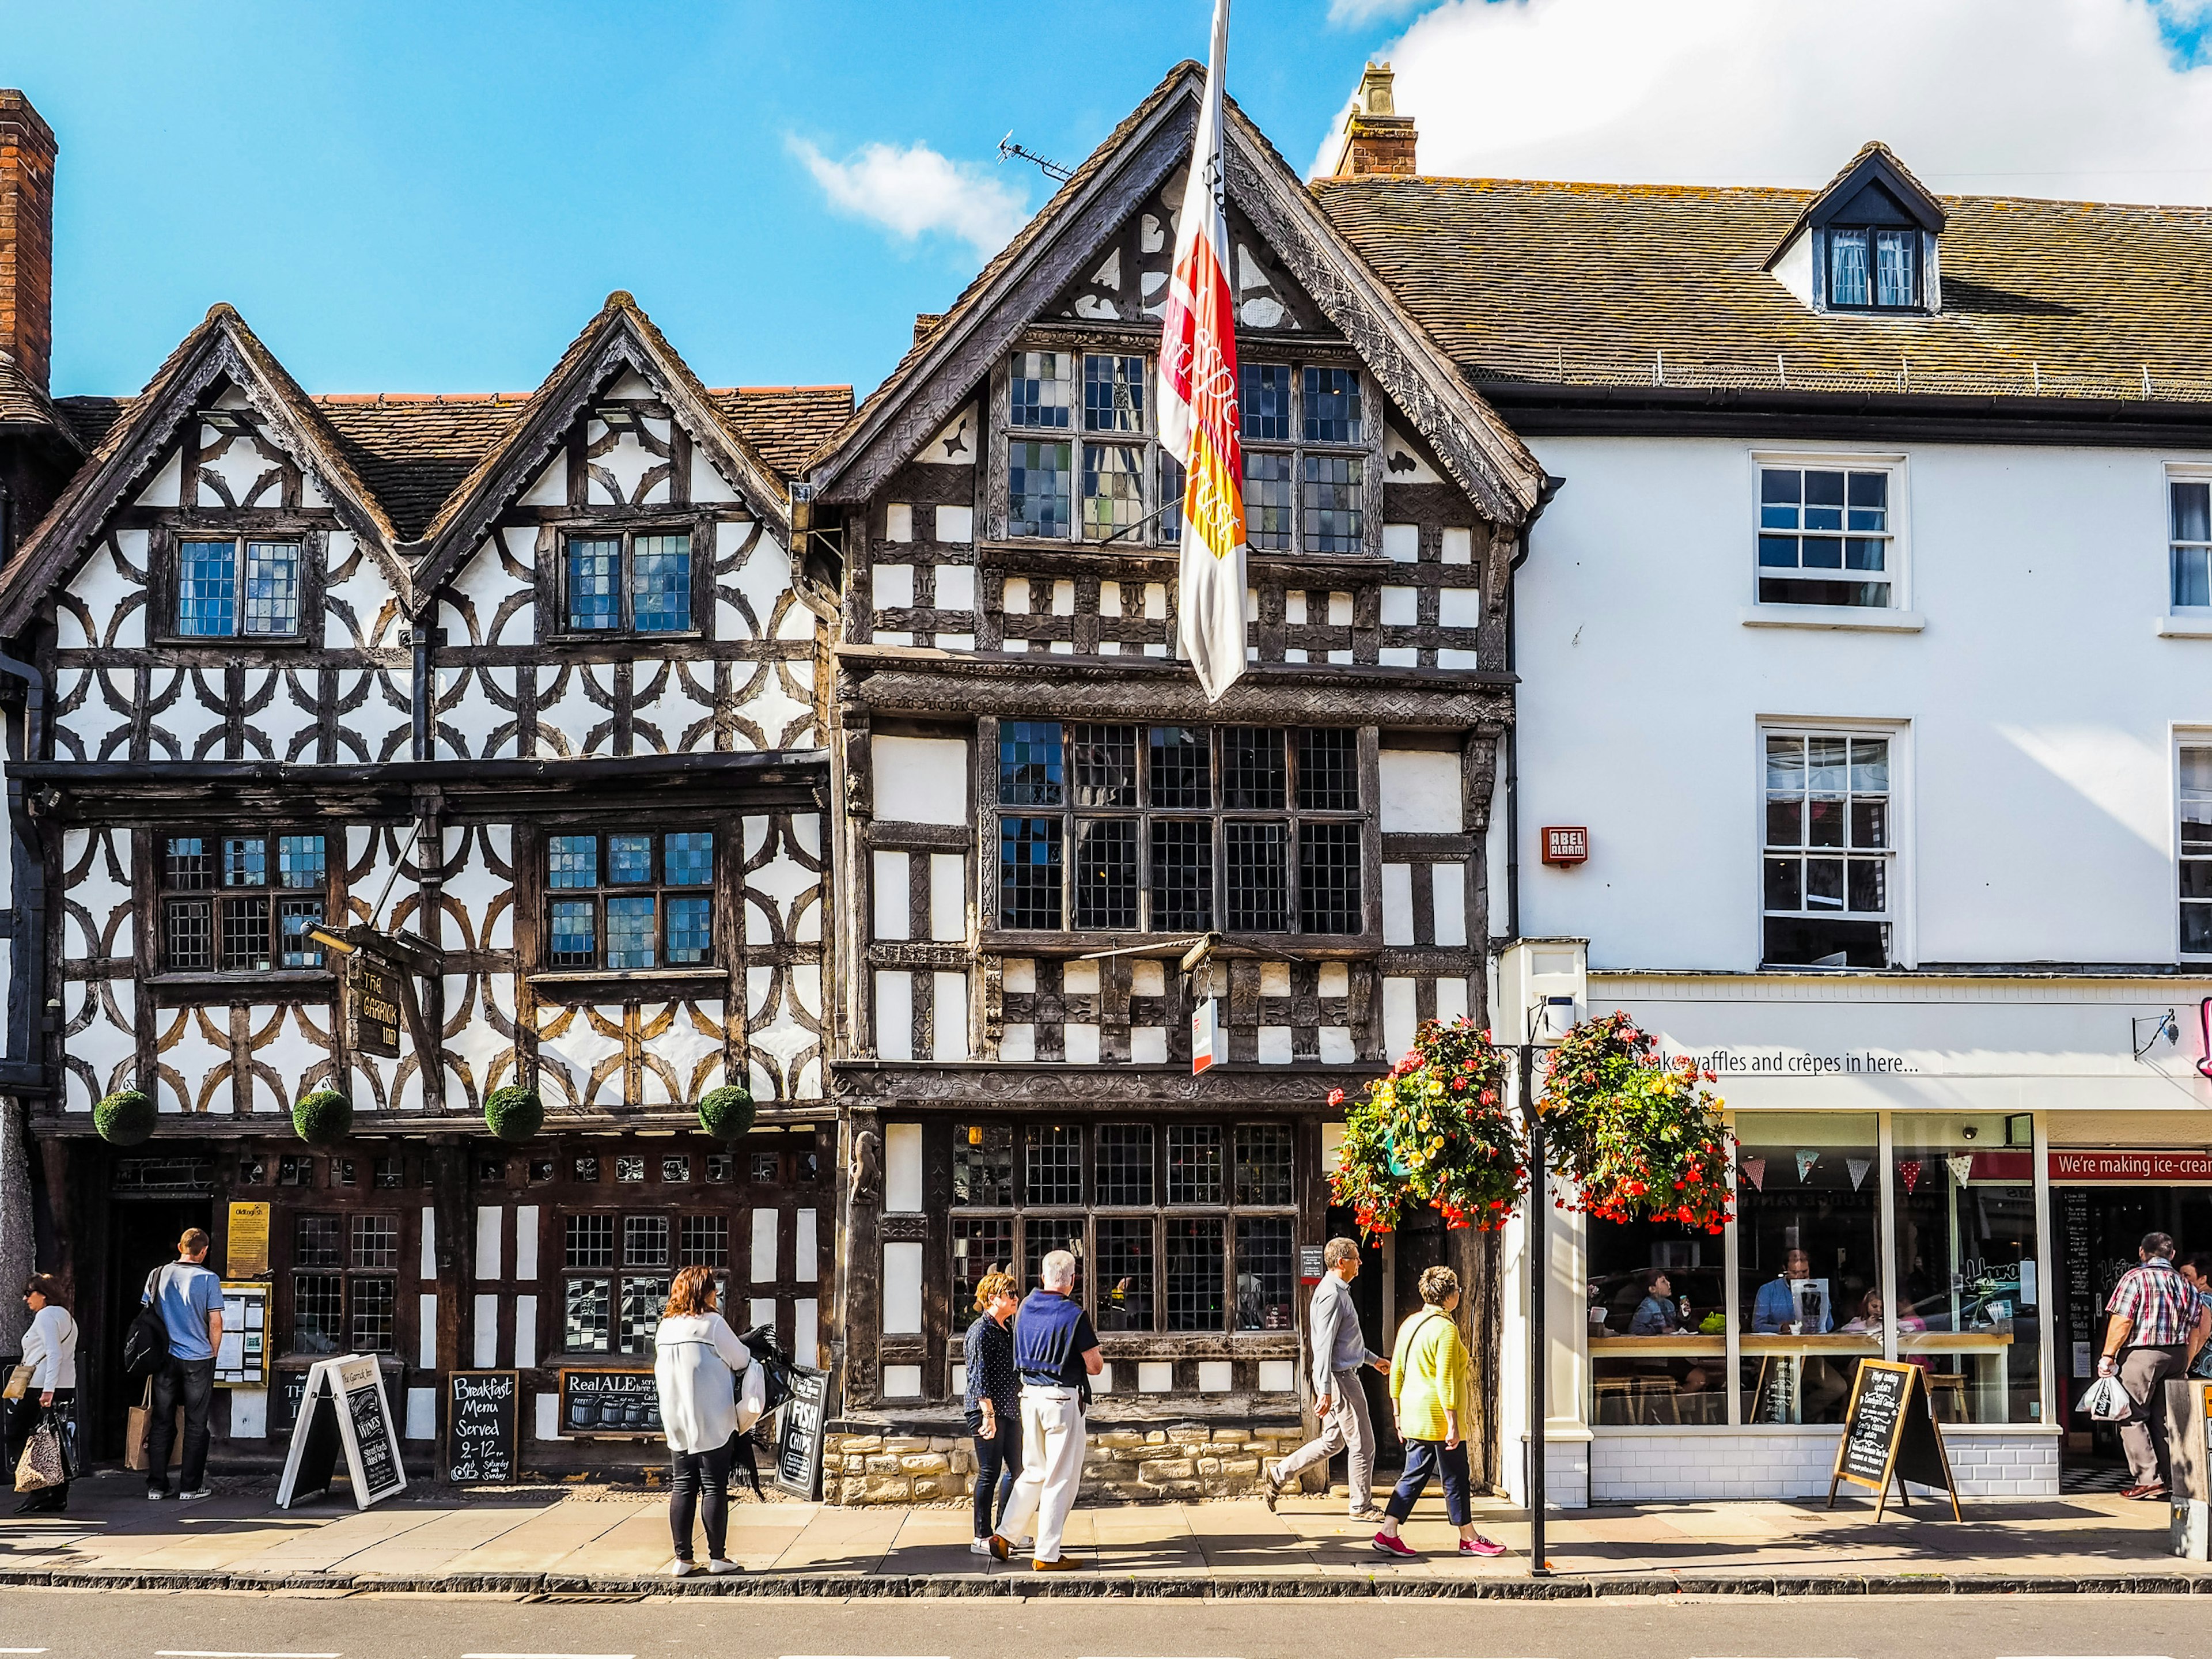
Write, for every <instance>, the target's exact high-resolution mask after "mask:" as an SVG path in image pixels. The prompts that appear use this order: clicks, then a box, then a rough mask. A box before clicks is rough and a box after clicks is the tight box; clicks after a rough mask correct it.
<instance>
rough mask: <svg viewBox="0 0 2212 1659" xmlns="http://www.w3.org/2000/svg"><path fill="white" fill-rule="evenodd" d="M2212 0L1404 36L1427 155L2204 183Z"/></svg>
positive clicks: (2027, 188)
mask: <svg viewBox="0 0 2212 1659" xmlns="http://www.w3.org/2000/svg"><path fill="white" fill-rule="evenodd" d="M1342 3H1345V4H1347V5H1350V4H1358V3H1363V0H1342ZM2208 9H2212V5H2208V0H2163V3H2154V0H1942V3H1939V4H1929V0H1850V3H1844V0H1789V3H1784V0H1663V3H1662V0H1449V3H1447V4H1444V5H1442V6H1439V7H1438V8H1437V9H1435V10H1433V11H1431V12H1430V13H1428V14H1427V15H1425V16H1422V17H1420V18H1419V19H1417V20H1415V21H1414V22H1413V24H1412V26H1411V27H1408V28H1407V31H1406V33H1405V34H1404V35H1403V36H1402V37H1401V39H1400V40H1398V41H1397V42H1396V43H1395V46H1393V48H1392V49H1391V51H1390V52H1389V53H1388V54H1387V55H1388V56H1389V58H1390V59H1391V61H1392V62H1393V64H1395V67H1396V70H1397V106H1398V110H1399V112H1400V113H1401V114H1410V115H1412V116H1413V117H1415V118H1417V119H1418V120H1419V125H1420V163H1421V169H1422V171H1423V172H1425V173H1446V174H1462V175H1477V176H1488V177H1494V178H1537V179H1593V180H1601V181H1614V182H1628V183H1646V184H1765V185H1816V184H1820V183H1824V182H1825V181H1826V179H1828V177H1829V176H1830V175H1831V174H1832V173H1834V172H1835V171H1836V169H1837V168H1838V167H1840V166H1842V164H1843V163H1844V161H1846V160H1848V159H1849V158H1850V155H1851V154H1852V152H1853V151H1855V150H1856V149H1857V148H1858V147H1859V145H1860V144H1862V143H1864V142H1865V141H1866V140H1868V139H1869V138H1880V139H1882V140H1884V141H1885V142H1887V143H1888V144H1889V146H1890V147H1891V148H1892V149H1894V150H1895V151H1896V152H1897V153H1898V155H1899V156H1901V157H1902V158H1903V160H1904V161H1905V165H1906V166H1908V167H1911V168H1912V169H1913V171H1914V172H1915V173H1917V174H1919V176H1920V177H1921V178H1922V179H1924V180H1925V181H1926V182H1927V184H1928V185H1929V187H1930V188H1931V189H1934V190H1937V191H1944V192H1947V193H1951V194H1962V195H1963V194H1981V195H2015V196H2055V197H2075V198H2083V199H2103V200H2110V201H2133V202H2165V203H2205V202H2212V67H2203V68H2188V67H2182V66H2178V65H2177V64H2176V62H2175V58H2176V56H2177V47H2176V46H2175V45H2174V44H2173V41H2175V40H2179V41H2181V42H2184V43H2185V44H2192V45H2193V44H2197V43H2195V42H2192V41H2191V35H2192V34H2193V33H2195V32H2196V31H2197V30H2200V29H2201V28H2202V27H2203V24H2204V22H2205V19H2206V15H2207V12H2208ZM2162 27H2163V31H2164V32H2162ZM2169 33H2170V34H2171V36H2172V40H2170V39H2169ZM1348 107H1349V105H1348V104H1347V105H1346V108H1348ZM1341 125H1342V112H1340V113H1339V116H1338V119H1337V122H1336V123H1335V124H1334V127H1335V128H1340V127H1341ZM1335 149H1336V145H1335V142H1334V139H1330V140H1327V141H1324V143H1322V147H1321V149H1320V150H1319V152H1318V154H1317V156H1316V168H1317V169H1319V168H1322V167H1328V166H1329V165H1330V164H1332V163H1333V161H1334V155H1335Z"/></svg>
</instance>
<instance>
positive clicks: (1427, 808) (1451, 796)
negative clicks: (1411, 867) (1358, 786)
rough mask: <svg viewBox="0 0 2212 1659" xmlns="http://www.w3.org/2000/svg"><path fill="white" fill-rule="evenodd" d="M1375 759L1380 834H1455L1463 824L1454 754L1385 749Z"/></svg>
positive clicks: (1457, 767)
mask: <svg viewBox="0 0 2212 1659" xmlns="http://www.w3.org/2000/svg"><path fill="white" fill-rule="evenodd" d="M1376 758H1377V760H1378V761H1379V763H1380V770H1381V774H1382V783H1383V834H1384V835H1386V836H1387V835H1409V836H1456V835H1458V834H1460V833H1461V831H1462V830H1463V829H1465V828H1466V827H1467V826H1466V823H1465V821H1464V819H1463V818H1462V813H1461V808H1460V781H1459V757H1458V756H1457V755H1447V754H1438V753H1436V752H1435V751H1433V750H1426V749H1385V750H1383V751H1382V752H1381V754H1380V755H1379V756H1377V757H1376ZM1522 764H1523V765H1524V766H1525V765H1526V764H1527V757H1525V756H1524V757H1522Z"/></svg>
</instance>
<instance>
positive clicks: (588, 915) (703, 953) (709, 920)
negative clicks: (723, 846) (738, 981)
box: [545, 829, 714, 972]
mask: <svg viewBox="0 0 2212 1659" xmlns="http://www.w3.org/2000/svg"><path fill="white" fill-rule="evenodd" d="M713 884H714V833H713V831H711V830H706V829H679V830H674V831H665V832H661V833H657V834H656V833H646V832H641V831H636V830H622V831H616V832H613V833H610V834H606V835H596V834H595V835H575V834H571V835H558V836H547V837H546V841H545V887H546V901H545V940H546V945H545V959H546V966H548V967H549V968H604V969H608V970H609V971H611V972H613V971H627V970H635V969H652V968H659V967H663V966H670V967H690V966H696V965H701V964H704V963H711V962H713V960H714V892H713Z"/></svg>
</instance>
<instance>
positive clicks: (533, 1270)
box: [514, 1204, 538, 1283]
mask: <svg viewBox="0 0 2212 1659" xmlns="http://www.w3.org/2000/svg"><path fill="white" fill-rule="evenodd" d="M514 1276H515V1277H516V1278H517V1279H521V1280H523V1281H524V1282H526V1283H527V1282H528V1281H530V1280H532V1279H536V1278H537V1277H538V1206H536V1205H535V1204H518V1205H517V1206H515V1209H514Z"/></svg>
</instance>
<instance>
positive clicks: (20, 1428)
mask: <svg viewBox="0 0 2212 1659" xmlns="http://www.w3.org/2000/svg"><path fill="white" fill-rule="evenodd" d="M23 1302H24V1305H25V1306H27V1307H28V1308H29V1309H30V1310H31V1328H30V1329H29V1330H27V1331H26V1332H24V1333H23V1363H22V1364H21V1367H20V1368H18V1370H17V1371H16V1373H15V1377H11V1378H10V1379H9V1390H8V1392H9V1399H8V1402H7V1407H8V1421H7V1427H8V1431H7V1433H6V1434H5V1435H0V1442H4V1443H5V1444H6V1447H7V1459H8V1462H7V1468H8V1470H9V1474H11V1475H12V1474H14V1473H15V1465H16V1463H17V1462H18V1461H19V1460H20V1459H21V1456H22V1454H23V1451H24V1449H25V1448H26V1447H27V1445H28V1444H29V1443H30V1440H31V1437H32V1435H33V1433H34V1432H35V1431H37V1429H38V1427H39V1425H40V1424H41V1423H45V1422H47V1421H51V1422H52V1424H53V1425H54V1429H55V1431H56V1433H57V1434H58V1435H60V1436H61V1437H62V1438H61V1447H62V1449H63V1455H64V1462H63V1464H62V1479H61V1480H60V1481H59V1482H58V1484H55V1485H52V1486H41V1487H40V1488H38V1489H37V1490H35V1491H33V1492H31V1494H30V1495H29V1496H28V1497H27V1498H24V1499H23V1501H22V1502H21V1503H20V1504H16V1505H15V1513H16V1514H18V1515H54V1514H58V1513H59V1512H61V1511H62V1510H65V1509H67V1508H68V1507H69V1479H68V1476H69V1467H68V1462H67V1446H68V1436H67V1431H66V1429H65V1428H64V1425H65V1424H67V1422H68V1421H69V1414H70V1402H71V1401H74V1400H75V1399H76V1320H74V1319H72V1318H70V1313H69V1310H68V1309H66V1308H64V1307H63V1306H62V1304H61V1287H60V1286H59V1285H57V1284H56V1283H55V1282H54V1279H53V1277H52V1274H49V1273H33V1274H32V1275H31V1282H30V1283H29V1284H28V1285H26V1286H24V1289H23ZM18 1378H20V1379H21V1383H22V1393H21V1395H20V1396H18V1395H16V1393H15V1382H16V1380H17V1379H18ZM18 1490H19V1491H20V1490H21V1487H18Z"/></svg>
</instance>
